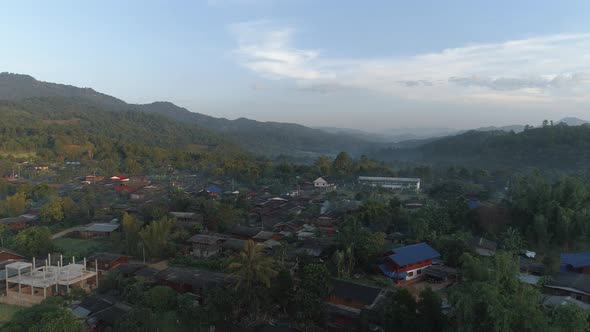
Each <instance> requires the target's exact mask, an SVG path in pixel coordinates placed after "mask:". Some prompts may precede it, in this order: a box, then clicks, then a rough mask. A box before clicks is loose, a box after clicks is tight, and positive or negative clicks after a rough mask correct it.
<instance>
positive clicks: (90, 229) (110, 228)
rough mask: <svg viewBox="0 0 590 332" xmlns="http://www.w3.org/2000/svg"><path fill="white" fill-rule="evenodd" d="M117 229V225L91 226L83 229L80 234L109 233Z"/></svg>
mask: <svg viewBox="0 0 590 332" xmlns="http://www.w3.org/2000/svg"><path fill="white" fill-rule="evenodd" d="M117 229H119V224H110V223H108V224H106V223H105V224H102V223H101V224H93V225H90V226H88V227H86V228H84V229H82V232H97V233H111V232H114V231H116V230H117Z"/></svg>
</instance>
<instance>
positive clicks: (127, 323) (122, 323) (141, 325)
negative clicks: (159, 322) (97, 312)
mask: <svg viewBox="0 0 590 332" xmlns="http://www.w3.org/2000/svg"><path fill="white" fill-rule="evenodd" d="M154 320H155V315H154V313H153V312H152V311H151V310H150V309H148V308H143V307H134V308H133V309H131V311H129V312H128V313H127V314H126V315H125V316H124V317H123V318H121V319H119V320H118V321H117V322H116V323H115V327H114V329H113V331H115V332H143V331H155V330H156V329H155V328H154V325H155V321H154Z"/></svg>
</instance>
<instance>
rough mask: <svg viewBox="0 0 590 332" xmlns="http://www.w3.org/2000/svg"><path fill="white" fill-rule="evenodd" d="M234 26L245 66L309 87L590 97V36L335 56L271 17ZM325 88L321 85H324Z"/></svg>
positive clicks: (439, 96)
mask: <svg viewBox="0 0 590 332" xmlns="http://www.w3.org/2000/svg"><path fill="white" fill-rule="evenodd" d="M230 31H231V32H232V34H233V35H234V36H235V37H236V40H237V43H238V46H237V48H236V49H235V54H236V56H237V59H238V61H239V63H240V64H241V65H243V66H244V67H246V68H248V69H249V70H251V71H253V72H254V73H256V74H258V75H260V76H262V77H265V78H268V79H274V80H276V79H286V80H292V81H294V82H295V83H296V84H298V85H299V86H304V87H305V90H308V91H314V90H315V89H313V88H311V87H313V86H314V85H317V86H319V87H326V86H330V87H346V88H359V89H366V90H370V91H377V92H380V93H383V94H386V95H392V96H397V97H403V98H409V99H428V100H454V101H468V100H472V99H479V100H486V101H488V100H497V101H499V102H505V101H524V102H531V101H537V102H545V101H555V100H558V99H563V98H572V99H576V98H577V99H579V98H582V97H585V96H586V95H590V94H589V93H590V75H589V74H588V73H590V34H559V35H549V36H541V37H535V38H528V39H521V40H512V41H507V42H502V43H488V44H475V45H465V46H463V47H457V48H449V49H444V50H441V51H438V52H432V53H427V54H416V55H414V56H405V57H396V56H391V57H383V58H332V57H330V56H328V55H327V54H324V52H320V51H319V50H318V49H301V48H297V47H296V46H294V45H293V37H294V33H295V30H294V29H293V28H291V27H280V26H276V25H275V24H273V22H270V21H256V22H246V23H240V24H235V25H232V26H231V27H230ZM319 90H322V89H319Z"/></svg>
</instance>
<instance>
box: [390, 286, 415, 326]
mask: <svg viewBox="0 0 590 332" xmlns="http://www.w3.org/2000/svg"><path fill="white" fill-rule="evenodd" d="M416 309H417V308H416V300H414V297H413V296H412V294H410V292H409V291H408V290H407V289H405V288H400V289H398V290H396V292H395V293H393V295H392V296H391V300H390V302H389V303H388V304H387V305H386V307H385V330H386V331H414V330H415V329H416V326H417V325H418V317H417V314H416Z"/></svg>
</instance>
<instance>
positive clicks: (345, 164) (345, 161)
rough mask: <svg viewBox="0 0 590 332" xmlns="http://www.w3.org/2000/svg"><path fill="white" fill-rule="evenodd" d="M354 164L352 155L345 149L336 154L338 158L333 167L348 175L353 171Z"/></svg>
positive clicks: (343, 174) (338, 172)
mask: <svg viewBox="0 0 590 332" xmlns="http://www.w3.org/2000/svg"><path fill="white" fill-rule="evenodd" d="M353 166H354V164H353V161H352V158H351V157H350V155H349V154H348V153H346V152H345V151H342V152H340V153H339V154H338V156H336V159H334V163H333V166H332V167H333V168H334V171H335V172H336V173H337V174H338V175H340V176H347V175H350V174H351V173H352V168H353Z"/></svg>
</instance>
